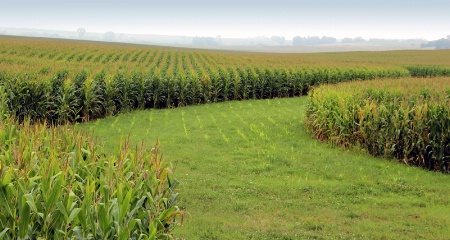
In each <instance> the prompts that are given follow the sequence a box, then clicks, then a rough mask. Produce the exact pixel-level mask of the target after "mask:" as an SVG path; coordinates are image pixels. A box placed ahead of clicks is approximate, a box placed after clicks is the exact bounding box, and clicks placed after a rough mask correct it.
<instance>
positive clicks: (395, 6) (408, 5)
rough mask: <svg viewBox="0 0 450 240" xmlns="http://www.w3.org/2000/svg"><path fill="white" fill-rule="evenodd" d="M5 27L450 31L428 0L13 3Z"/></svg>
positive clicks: (378, 34) (389, 33)
mask: <svg viewBox="0 0 450 240" xmlns="http://www.w3.org/2000/svg"><path fill="white" fill-rule="evenodd" d="M2 5H3V6H2V10H0V11H1V14H0V27H6V28H28V29H51V30H61V31H75V30H76V29H78V28H84V29H86V31H87V32H98V33H105V32H109V31H111V32H114V33H128V34H154V35H177V36H208V37H217V36H221V37H222V38H248V37H256V36H268V37H270V36H283V37H285V38H286V39H292V38H293V37H295V36H298V35H299V36H320V37H321V36H332V37H335V38H339V39H341V38H346V37H349V38H356V37H363V38H366V39H370V38H386V39H417V38H423V39H428V40H435V39H438V38H442V37H445V36H447V35H448V34H450V33H449V30H448V26H449V25H450V17H448V14H447V13H448V9H450V2H445V1H438V0H429V1H406V0H400V1H387V0H381V1H354V0H344V1H331V0H320V1H292V0H281V1H280V0H279V1H273V0H262V1H256V0H247V1H237V0H229V1H223V0H222V1H203V0H194V1H181V0H170V1H138V0H132V1H123V0H112V1H105V0H98V1H87V0H80V1H56V0H45V1H31V0H19V1H7V2H4V3H2Z"/></svg>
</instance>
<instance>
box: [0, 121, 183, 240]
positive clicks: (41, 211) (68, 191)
mask: <svg viewBox="0 0 450 240" xmlns="http://www.w3.org/2000/svg"><path fill="white" fill-rule="evenodd" d="M1 119H2V118H0V142H1V144H0V239H130V238H131V239H156V238H158V239H160V238H171V237H172V234H171V232H170V231H171V230H172V229H173V228H174V227H175V226H176V225H178V224H179V223H181V221H182V218H183V212H182V211H180V209H179V208H178V207H177V206H176V205H175V201H176V198H177V193H176V192H175V188H176V187H177V184H178V182H177V181H176V180H174V179H173V177H172V173H171V168H170V166H169V165H167V164H165V163H164V162H162V161H161V156H160V154H158V146H155V147H154V148H153V149H152V150H151V151H144V150H143V149H138V148H136V149H135V150H132V149H131V148H130V146H129V145H128V143H127V141H123V143H122V145H121V146H120V148H119V151H118V152H117V154H115V155H114V156H105V155H104V154H103V153H102V152H101V148H100V147H98V146H97V145H96V144H95V142H94V141H93V140H92V139H91V138H90V137H88V136H86V135H85V134H82V133H81V132H78V131H75V130H74V129H73V128H72V127H68V126H64V127H58V128H48V126H46V125H45V124H37V125H30V123H29V122H28V121H25V122H24V123H22V124H19V123H17V122H16V121H14V120H11V119H9V118H4V119H3V120H1Z"/></svg>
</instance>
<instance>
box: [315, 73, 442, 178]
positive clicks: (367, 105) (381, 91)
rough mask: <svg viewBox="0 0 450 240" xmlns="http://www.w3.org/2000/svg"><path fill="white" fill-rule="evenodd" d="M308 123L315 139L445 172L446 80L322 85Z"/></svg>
mask: <svg viewBox="0 0 450 240" xmlns="http://www.w3.org/2000/svg"><path fill="white" fill-rule="evenodd" d="M307 125H308V127H309V129H310V130H311V133H312V134H313V135H314V136H315V137H316V138H317V139H319V140H326V141H329V142H332V143H334V144H337V145H342V146H350V145H355V144H357V145H359V146H361V147H362V148H365V149H367V150H368V152H369V153H371V154H373V155H376V156H387V157H393V158H397V159H398V160H399V161H401V162H403V163H406V164H408V165H414V166H421V167H424V168H427V169H430V170H441V171H443V172H448V171H449V162H450V79H449V78H437V79H397V80H375V81H368V82H353V83H343V84H338V85H324V86H320V87H318V88H315V89H314V90H313V91H312V94H311V97H310V103H309V107H308V111H307Z"/></svg>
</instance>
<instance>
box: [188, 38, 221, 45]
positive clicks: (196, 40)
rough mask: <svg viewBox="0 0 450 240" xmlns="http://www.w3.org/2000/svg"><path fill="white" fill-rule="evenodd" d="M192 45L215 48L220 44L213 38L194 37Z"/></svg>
mask: <svg viewBox="0 0 450 240" xmlns="http://www.w3.org/2000/svg"><path fill="white" fill-rule="evenodd" d="M192 44H194V45H202V46H215V45H218V42H217V41H216V39H215V38H213V37H193V38H192Z"/></svg>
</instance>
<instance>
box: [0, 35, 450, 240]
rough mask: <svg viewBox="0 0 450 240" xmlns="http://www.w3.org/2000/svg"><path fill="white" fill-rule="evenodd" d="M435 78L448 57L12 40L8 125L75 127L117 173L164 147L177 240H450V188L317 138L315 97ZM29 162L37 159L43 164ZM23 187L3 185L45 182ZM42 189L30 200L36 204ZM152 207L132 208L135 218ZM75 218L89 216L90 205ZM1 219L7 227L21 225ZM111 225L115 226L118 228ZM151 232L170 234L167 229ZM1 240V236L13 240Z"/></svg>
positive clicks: (1, 87) (441, 180)
mask: <svg viewBox="0 0 450 240" xmlns="http://www.w3.org/2000/svg"><path fill="white" fill-rule="evenodd" d="M435 76H442V77H441V81H447V82H448V79H449V76H450V51H449V50H440V51H437V50H436V51H430V50H420V51H386V52H351V53H317V54H274V53H249V52H233V51H211V50H210V51H208V50H200V49H181V48H167V47H160V46H145V45H135V44H118V43H117V44H116V43H114V44H112V43H101V42H89V41H69V40H50V39H29V38H21V37H7V36H0V100H1V102H0V123H3V122H2V119H3V118H5V117H6V116H12V117H15V118H16V119H17V120H18V121H19V122H24V121H25V122H26V121H27V119H28V118H30V119H31V121H32V122H35V123H36V124H39V123H41V122H46V123H48V126H49V125H51V124H55V125H59V124H69V125H74V128H75V129H76V130H82V131H84V132H85V133H87V134H88V135H91V136H93V137H94V139H96V141H98V142H100V143H101V145H102V147H100V148H99V149H98V150H97V152H98V153H100V155H99V156H101V157H104V158H109V159H114V158H115V156H119V159H120V156H121V154H123V153H122V152H121V151H120V150H119V149H120V146H121V145H120V144H121V140H123V139H127V138H129V139H130V142H131V146H132V147H131V148H130V149H133V147H134V146H135V145H138V146H140V145H141V144H144V145H145V146H147V147H148V148H152V146H154V144H155V142H156V141H157V139H159V142H160V148H161V150H162V153H163V158H164V161H165V162H170V163H171V169H173V170H174V175H173V176H174V178H176V179H177V180H179V183H180V184H179V186H178V187H177V188H176V191H177V192H178V193H179V195H177V196H178V197H173V196H175V195H176V194H175V193H174V192H173V188H175V187H176V186H177V185H176V184H175V185H174V182H173V179H172V178H171V177H170V178H169V177H168V178H167V179H166V180H167V181H168V186H164V187H167V191H166V190H164V191H163V192H162V193H161V196H163V195H164V196H172V198H171V197H168V198H167V199H165V200H164V201H163V200H161V202H163V203H164V204H163V205H164V208H167V209H171V208H170V207H171V206H173V204H174V202H175V200H176V206H178V207H179V208H180V209H181V210H183V211H184V213H181V212H179V211H175V212H174V215H182V214H184V216H185V221H184V224H183V226H182V227H178V226H177V227H175V229H174V231H173V234H174V236H175V237H180V238H185V239H339V238H341V239H418V238H423V239H448V236H449V233H450V232H449V229H448V226H449V225H450V219H449V218H448V216H449V215H450V209H449V208H448V206H449V204H450V197H449V194H448V191H447V189H448V187H447V186H448V177H449V176H448V174H442V173H439V172H431V171H427V170H424V169H422V168H417V167H411V166H406V165H403V164H399V163H398V161H397V160H393V159H385V158H381V157H380V158H375V157H373V156H370V155H369V153H368V152H367V151H366V150H361V149H360V148H359V147H354V146H351V147H348V148H341V147H336V146H332V145H331V144H328V143H321V142H319V141H317V140H316V139H313V138H312V137H311V135H312V134H311V132H310V130H308V129H307V125H306V124H305V123H306V121H307V120H306V111H307V109H308V107H310V102H309V101H310V99H309V96H305V95H307V93H308V91H309V90H311V89H313V88H315V87H317V86H319V85H323V84H330V85H331V84H339V83H341V82H355V81H370V80H372V79H385V81H397V80H398V79H400V78H401V79H402V81H408V79H411V78H412V77H427V78H426V81H433V80H434V78H433V77H435ZM422 82H425V81H422ZM427 93H428V92H427V91H424V92H421V94H427ZM424 96H425V95H424ZM5 122H6V120H5ZM0 130H1V129H0ZM19 130H20V128H19ZM19 130H18V131H19ZM0 133H1V132H0ZM68 134H71V132H70V133H68ZM1 136H4V137H5V139H7V138H6V137H7V136H9V135H8V134H6V131H5V134H4V135H1ZM1 136H0V137H1ZM11 136H12V135H11ZM68 136H69V135H68ZM68 138H69V137H68ZM0 139H1V138H0ZM8 141H9V140H8ZM11 142H13V141H12V140H11ZM24 142H25V143H26V141H24ZM8 144H10V142H8ZM122 144H123V142H122ZM23 146H27V145H26V144H25V145H23ZM30 146H31V145H30ZM5 149H6V150H5V152H6V153H5V155H4V156H5V157H2V156H3V155H1V154H0V155H1V156H0V160H1V161H2V162H0V178H3V177H4V176H6V175H5V174H6V173H7V172H8V174H9V172H14V171H16V172H17V173H22V172H21V168H20V166H21V165H20V164H10V165H6V162H4V159H13V158H11V157H9V158H8V156H13V155H14V154H13V152H14V151H13V150H9V149H8V148H5ZM11 149H12V148H11ZM24 149H25V150H27V151H28V150H29V151H31V147H24ZM444 149H445V147H444ZM0 150H1V151H3V150H4V149H2V147H0ZM25 150H24V151H25ZM84 150H85V151H84V152H86V151H88V150H86V149H84ZM1 151H0V153H2V152H1ZM15 151H16V152H17V150H15ZM55 151H56V150H55ZM445 151H446V150H445ZM79 152H83V151H81V149H79ZM8 154H9V155H8ZM65 154H69V155H70V154H72V153H61V154H60V155H58V154H56V152H55V154H53V155H52V156H61V158H62V160H61V161H63V160H64V159H65V158H64V156H66V155H65ZM89 154H92V152H90V153H89ZM130 154H133V153H130ZM25 155H26V156H30V159H31V156H32V155H33V153H32V152H30V153H29V154H28V155H27V154H25ZM69 155H68V156H69ZM133 156H134V155H133ZM133 159H134V158H133ZM30 161H32V160H30ZM111 161H113V160H111ZM111 166H116V165H115V164H112V165H111ZM6 169H9V170H8V171H6ZM69 172H70V171H69ZM2 174H3V175H2ZM24 174H25V175H24V176H26V177H24V178H23V179H22V178H11V179H12V180H11V179H9V177H8V178H6V177H5V179H7V180H8V181H15V180H17V181H19V180H20V181H22V180H23V181H25V182H27V181H26V180H27V179H28V177H29V178H30V179H34V180H36V179H40V178H39V177H35V176H31V175H32V174H35V172H34V171H32V170H29V171H28V172H25V173H24ZM27 174H31V175H30V176H28V175H27ZM142 174H143V175H142V176H146V175H145V174H144V173H142ZM155 174H156V173H155ZM10 175H11V174H9V175H8V176H10ZM94 175H95V174H94ZM17 176H19V175H17ZM58 176H59V175H58ZM68 176H69V175H68ZM129 176H131V175H127V177H129ZM55 178H56V177H55ZM58 179H59V177H58ZM67 179H69V180H70V177H67ZM136 179H138V177H136ZM34 180H33V181H34ZM103 180H104V179H103ZM2 181H3V179H0V187H2V189H3V187H4V186H3V185H2V184H3V183H2ZM36 181H37V180H36ZM58 181H59V180H58ZM61 181H62V180H61ZM5 182H6V180H5ZM8 183H9V182H8ZM11 184H12V183H11ZM80 184H81V183H80ZM133 184H134V183H133ZM133 184H130V186H134V185H133ZM5 186H6V185H5ZM33 186H34V185H33V184H29V187H30V188H31V190H30V191H31V193H33V192H34V193H36V192H38V191H37V190H36V189H35V190H33ZM174 186H175V187H174ZM16 187H17V186H16ZM5 189H6V187H5ZM17 189H18V188H17ZM63 189H65V190H67V192H70V191H71V188H70V187H66V188H64V187H63ZM69 190H70V191H69ZM5 191H6V190H5ZM17 191H18V192H19V190H17ZM74 191H75V190H74ZM80 191H81V190H80ZM117 192H118V191H115V190H114V189H111V194H117ZM130 192H132V191H130ZM0 193H3V192H0ZM10 193H12V192H10ZM31 193H29V194H31ZM20 194H21V195H18V196H17V197H14V198H12V199H13V200H17V204H19V205H20V206H19V207H17V214H18V215H20V214H21V213H22V212H23V211H25V210H26V211H25V213H27V211H29V213H30V214H31V216H32V217H31V219H33V218H35V219H42V218H40V217H39V216H40V215H39V214H37V212H35V210H34V208H33V206H32V204H31V203H27V204H30V207H23V206H27V205H21V204H25V203H26V201H25V200H21V199H25V197H28V198H27V200H28V202H30V200H29V197H30V195H27V194H26V192H22V193H20ZM24 194H25V195H26V196H25V197H24V196H22V195H24ZM77 194H78V192H77ZM99 194H100V193H99ZM130 194H131V193H130ZM174 194H175V195H174ZM36 196H37V198H38V199H39V198H42V194H37V195H36ZM70 196H72V195H70ZM99 196H101V194H100V195H99ZM120 196H124V194H122V192H121V193H120V194H119V196H118V197H119V198H120ZM109 197H114V196H113V195H110V196H109ZM79 198H80V199H81V198H83V196H81V195H80V196H79ZM144 198H145V196H143V198H141V196H133V197H130V199H131V200H130V202H131V203H130V204H131V205H130V207H129V208H128V209H133V208H134V207H136V208H138V205H139V204H141V205H142V202H143V200H142V199H144ZM0 200H2V198H1V196H0ZM152 200H153V199H152ZM172 200H173V201H172ZM36 201H37V200H36ZM71 201H72V200H71ZM113 201H116V202H115V203H117V202H120V203H122V201H120V200H118V201H117V200H113ZM125 202H127V201H125ZM65 204H66V205H67V208H68V209H77V207H79V206H78V205H77V204H80V202H77V200H74V202H73V206H72V207H71V206H69V205H70V204H69V203H65ZM4 206H6V205H3V207H4ZM58 206H59V208H54V209H53V208H52V209H53V211H55V214H54V215H53V216H59V217H61V218H62V216H61V214H62V212H63V210H62V209H63V208H64V206H63V205H62V202H61V204H60V205H58ZM61 206H63V207H61ZM8 207H9V206H8ZM0 209H2V207H1V206H0ZM23 209H25V210H23ZM83 209H85V208H83ZM96 209H97V208H96ZM111 209H112V208H111ZM121 209H122V208H121ZM2 210H4V211H1V212H2V213H0V226H2V225H1V224H4V223H5V222H7V220H5V219H9V220H11V219H15V218H13V217H10V216H9V215H8V214H7V211H6V208H5V209H2ZM158 210H159V212H158V214H161V219H163V220H164V221H165V223H167V224H172V223H174V222H171V221H172V215H170V216H169V214H168V213H166V212H164V211H163V210H161V209H158ZM171 210H172V211H174V209H171ZM36 211H37V210H36ZM46 211H49V210H46ZM58 211H61V213H59V212H58ZM77 211H78V210H77ZM83 211H84V210H83ZM102 211H103V210H102ZM8 212H11V211H8ZM33 214H34V215H33ZM58 214H59V215H58ZM114 214H115V213H114V212H113V211H112V212H111V219H114V218H115V215H114ZM11 216H15V215H14V214H12V213H11ZM71 216H72V214H71ZM120 216H121V219H124V218H125V216H127V215H126V214H125V213H123V212H122V213H120ZM156 216H158V215H156ZM167 216H169V217H167ZM80 217H81V215H80V216H79V217H78V218H77V214H76V213H74V214H73V218H70V219H71V221H74V222H73V223H78V222H77V221H79V218H80ZM67 219H68V218H67V216H66V220H67ZM178 219H179V218H178ZM163 220H161V222H164V221H163ZM92 221H93V220H92ZM111 221H112V222H110V224H111V225H108V226H110V227H111V228H113V226H114V227H115V228H119V227H117V224H116V225H114V223H113V220H111ZM133 221H136V219H134V220H133ZM10 222H14V220H11V221H10ZM93 222H95V221H93ZM128 223H130V222H127V224H128ZM132 223H133V224H136V222H132ZM133 224H130V226H132V227H133V228H137V227H135V225H133ZM93 225H95V224H93ZM5 226H6V225H5ZM14 226H15V224H14ZM30 226H31V225H30ZM46 226H47V225H46ZM67 226H70V224H69V223H68V224H67ZM108 226H107V225H104V224H103V225H102V227H103V228H104V229H108ZM136 226H137V225H136ZM15 227H16V228H17V226H15ZM19 227H21V225H19ZM153 227H155V228H158V233H161V234H171V233H170V232H168V229H165V226H164V224H160V225H158V226H156V225H155V226H153ZM140 228H141V229H144V230H145V227H142V226H140ZM24 229H25V228H23V227H22V230H21V232H20V233H19V234H22V235H23V234H30V235H29V236H33V235H31V234H33V231H34V230H35V229H38V228H26V229H28V230H24ZM29 229H31V230H29ZM39 229H40V228H39ZM32 230H33V231H32ZM72 230H73V229H71V228H65V229H64V234H65V235H64V236H65V237H68V238H70V237H73V236H74V235H73V234H74V232H72ZM147 230H148V229H147ZM3 231H4V233H3V232H2V229H0V236H3V235H2V234H7V233H8V230H3ZM11 231H12V230H11ZM27 231H28V232H27ZM36 231H37V230H36ZM117 231H118V232H120V231H119V230H117ZM130 231H131V230H130ZM159 231H161V232H159ZM61 234H62V233H61ZM86 234H87V233H86ZM110 234H114V231H112V233H110ZM122 234H123V233H122ZM134 234H137V233H136V232H135V233H134ZM22 235H21V236H22ZM148 235H149V236H150V235H151V233H148ZM24 236H25V235H24ZM58 236H63V235H58ZM86 236H88V235H86ZM86 236H85V237H86ZM101 236H108V235H101ZM110 236H115V235H110ZM161 236H163V235H160V237H161ZM14 237H15V235H14V236H13V235H11V236H10V238H11V239H12V238H14ZM97 237H100V235H97ZM7 239H9V238H7Z"/></svg>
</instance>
